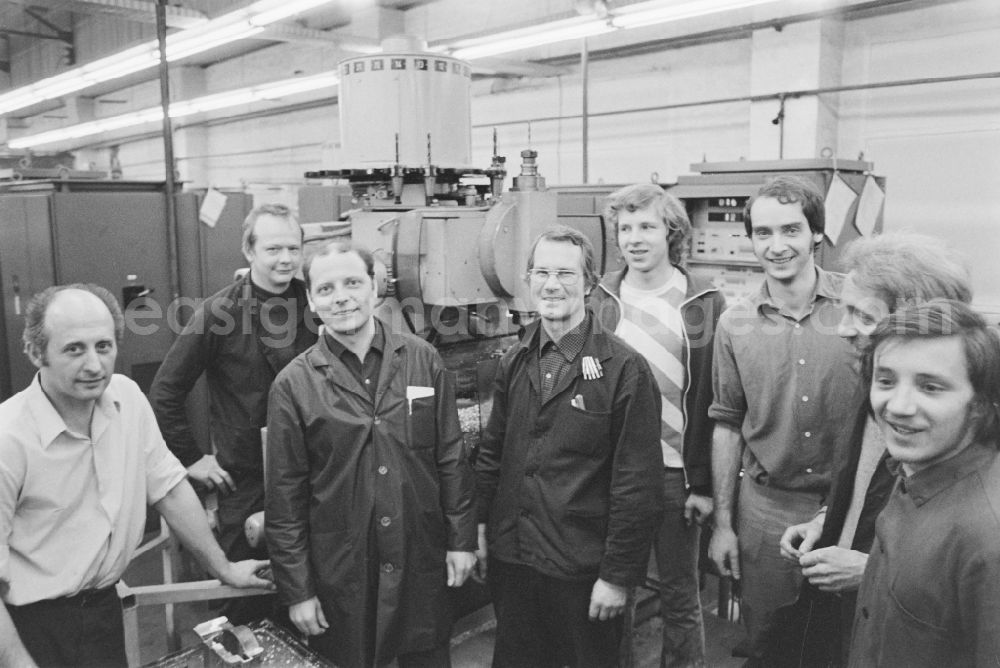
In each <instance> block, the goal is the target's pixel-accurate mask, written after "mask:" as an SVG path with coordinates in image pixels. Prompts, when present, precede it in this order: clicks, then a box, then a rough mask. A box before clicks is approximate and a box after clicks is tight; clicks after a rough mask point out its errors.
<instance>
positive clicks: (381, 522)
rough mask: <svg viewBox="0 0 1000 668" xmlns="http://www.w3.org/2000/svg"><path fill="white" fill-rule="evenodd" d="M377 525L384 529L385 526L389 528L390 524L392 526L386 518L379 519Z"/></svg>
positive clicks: (390, 521)
mask: <svg viewBox="0 0 1000 668" xmlns="http://www.w3.org/2000/svg"><path fill="white" fill-rule="evenodd" d="M378 523H379V524H381V525H382V526H384V527H387V526H389V525H390V524H392V520H390V519H389V518H388V517H383V518H382V519H380V520H379V521H378Z"/></svg>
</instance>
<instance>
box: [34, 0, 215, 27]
mask: <svg viewBox="0 0 1000 668" xmlns="http://www.w3.org/2000/svg"><path fill="white" fill-rule="evenodd" d="M54 4H55V5H57V6H59V7H62V8H63V9H68V10H70V11H75V12H82V11H87V12H91V13H93V12H99V13H102V14H111V15H115V16H120V17H122V18H125V19H128V20H130V21H138V22H140V23H156V3H155V2H150V1H149V0H60V1H59V2H57V3H54ZM166 10H167V27H170V28H180V29H184V28H191V27H193V26H196V25H199V24H201V23H204V22H205V21H207V20H208V16H206V15H205V14H204V13H203V12H199V11H198V10H195V9H189V8H187V7H178V6H176V5H167V6H166Z"/></svg>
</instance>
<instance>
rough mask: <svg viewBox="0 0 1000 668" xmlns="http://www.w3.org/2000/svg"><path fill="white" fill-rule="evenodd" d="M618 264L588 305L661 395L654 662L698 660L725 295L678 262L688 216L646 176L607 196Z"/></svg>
mask: <svg viewBox="0 0 1000 668" xmlns="http://www.w3.org/2000/svg"><path fill="white" fill-rule="evenodd" d="M605 216H606V218H607V220H608V222H609V223H610V224H611V225H613V226H614V227H615V230H616V233H617V240H618V247H619V249H620V251H621V253H622V256H623V257H624V258H625V263H626V265H627V267H626V269H624V270H623V271H620V272H615V273H611V274H608V275H607V276H605V277H604V279H603V280H602V281H601V284H600V286H599V287H598V288H597V290H595V291H594V294H593V295H592V296H591V306H592V308H593V310H594V312H595V314H596V315H597V317H599V318H600V319H601V320H602V322H603V323H604V324H605V325H606V326H607V328H608V329H612V330H614V332H615V334H617V335H618V336H620V337H621V338H622V339H624V340H625V341H626V342H627V343H628V344H629V345H631V346H632V347H633V348H635V349H636V350H637V351H638V352H639V353H641V354H642V355H643V356H644V357H645V358H646V361H647V362H649V365H650V367H651V368H652V370H653V374H654V375H655V377H656V381H657V385H658V386H659V389H660V394H661V396H662V412H661V415H660V447H661V450H662V454H663V488H664V494H665V500H666V504H665V508H664V510H665V515H664V518H663V522H662V523H661V524H660V526H659V528H658V529H657V533H656V539H655V542H654V549H653V551H654V554H655V555H656V572H657V579H658V581H659V583H660V610H661V616H662V618H663V652H662V655H661V665H662V666H703V665H704V661H705V658H704V657H705V641H704V629H703V626H702V617H701V605H700V601H699V598H698V546H699V542H700V541H699V535H700V529H699V525H700V524H701V523H702V522H703V521H704V520H705V519H706V518H707V517H708V516H709V515H710V514H711V513H712V488H711V469H710V458H711V440H712V429H713V423H712V420H710V419H709V417H708V407H709V405H710V404H711V403H712V337H713V333H714V330H715V323H716V321H717V320H718V319H719V315H720V314H721V313H722V311H723V309H724V308H725V299H724V298H723V296H722V294H721V293H720V292H719V291H718V290H717V289H716V288H714V287H713V286H711V285H709V284H707V283H703V282H702V281H700V280H698V279H697V278H694V277H692V276H690V275H688V274H687V273H686V272H685V271H684V269H683V261H684V256H685V255H686V252H687V242H688V238H689V237H690V234H691V223H690V221H689V220H688V216H687V213H686V212H685V210H684V206H683V204H681V203H680V202H679V201H678V200H677V198H675V197H673V196H672V195H669V194H667V193H666V192H665V191H664V190H663V189H662V188H660V187H659V186H657V185H654V184H638V185H632V186H628V187H625V188H622V189H621V190H618V191H617V192H615V193H612V194H611V195H610V196H609V198H608V203H607V206H606V213H605Z"/></svg>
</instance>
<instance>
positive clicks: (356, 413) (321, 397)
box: [265, 244, 476, 668]
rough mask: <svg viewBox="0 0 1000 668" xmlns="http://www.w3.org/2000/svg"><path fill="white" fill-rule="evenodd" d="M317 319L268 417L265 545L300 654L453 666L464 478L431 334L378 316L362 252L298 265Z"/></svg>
mask: <svg viewBox="0 0 1000 668" xmlns="http://www.w3.org/2000/svg"><path fill="white" fill-rule="evenodd" d="M305 277H306V284H307V286H308V294H309V302H310V305H311V306H312V308H313V310H314V311H315V312H316V313H317V315H319V317H320V318H321V319H322V320H323V324H324V331H323V333H322V334H321V335H320V338H319V341H318V342H317V343H316V345H315V346H313V347H312V348H310V349H309V350H308V351H306V352H305V353H303V354H302V355H300V356H298V357H297V358H296V359H294V360H293V361H292V362H291V363H290V364H289V365H288V366H287V367H285V369H284V370H283V371H282V372H281V373H280V374H279V375H278V377H277V379H276V380H275V382H274V385H273V387H272V389H271V395H270V400H269V410H268V448H267V461H266V471H267V495H266V496H267V506H266V511H265V518H266V531H267V541H268V546H269V550H270V556H271V561H272V566H273V569H274V576H275V583H276V584H277V586H278V591H279V594H280V596H281V597H282V600H283V602H285V603H287V604H288V605H289V617H290V618H291V620H292V622H293V623H294V624H295V625H296V626H297V627H298V629H299V630H300V631H302V632H303V633H306V634H308V635H310V636H313V637H312V638H311V640H310V646H311V647H313V648H315V649H317V650H318V651H319V652H320V653H321V654H323V655H325V656H327V657H328V658H330V659H332V660H333V661H334V662H336V663H338V664H340V665H344V666H371V665H381V664H384V663H387V662H389V661H391V660H392V659H393V658H395V659H397V661H398V664H399V666H400V667H401V668H407V667H408V666H409V667H414V666H448V665H450V661H449V657H448V645H449V636H450V630H451V620H450V615H449V611H448V609H447V596H446V593H447V591H446V586H451V587H458V586H461V584H462V583H463V582H464V581H465V579H466V578H467V577H468V575H469V573H470V571H471V570H472V567H473V566H474V564H475V554H474V551H475V548H476V519H475V514H474V509H473V490H474V481H473V477H472V470H471V468H470V467H469V462H468V458H467V453H466V450H465V448H464V446H463V443H462V434H461V429H460V428H459V422H458V412H457V410H456V407H455V397H454V390H453V387H452V383H451V380H450V378H449V376H448V373H447V372H446V371H445V369H444V365H443V363H442V361H441V358H440V356H439V355H438V354H437V352H436V351H435V350H434V349H433V347H431V346H430V345H429V344H428V343H426V342H425V341H423V340H421V339H418V338H416V337H414V336H411V335H409V334H405V333H399V332H395V331H392V329H391V328H390V327H389V326H388V325H386V324H384V323H382V322H381V321H379V320H376V319H375V317H374V315H373V312H374V308H375V303H376V298H377V295H376V287H375V282H374V270H373V261H372V257H371V254H370V253H368V252H367V251H364V250H362V249H358V248H351V247H349V246H343V245H338V244H331V245H328V246H326V247H324V248H322V249H320V250H319V251H318V252H317V253H316V254H315V255H314V256H312V258H310V259H309V260H307V261H306V265H305Z"/></svg>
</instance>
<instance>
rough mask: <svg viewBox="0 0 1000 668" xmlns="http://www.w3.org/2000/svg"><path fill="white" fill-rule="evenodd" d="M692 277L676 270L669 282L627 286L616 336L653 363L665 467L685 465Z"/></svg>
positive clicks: (624, 286)
mask: <svg viewBox="0 0 1000 668" xmlns="http://www.w3.org/2000/svg"><path fill="white" fill-rule="evenodd" d="M686 292H687V277H686V276H684V274H683V273H682V272H680V271H674V273H673V275H672V276H671V277H670V280H668V281H667V282H666V283H665V284H664V285H662V286H661V287H659V288H655V289H653V290H641V289H638V288H635V287H632V286H630V285H629V284H628V283H626V282H624V281H623V282H622V285H621V300H622V318H621V321H620V322H619V323H618V328H617V329H616V330H615V334H617V335H618V336H620V337H621V338H622V339H624V340H625V342H626V343H628V344H629V345H630V346H632V347H633V348H635V349H636V350H637V351H638V352H639V353H640V354H641V355H642V356H643V357H645V358H646V361H647V362H649V366H650V368H651V369H652V370H653V375H654V376H655V377H656V384H657V385H658V386H659V388H660V395H661V396H662V409H661V413H660V447H661V448H662V450H663V465H664V466H667V467H671V468H683V467H684V458H683V456H682V455H683V449H684V437H683V434H684V425H685V416H684V386H685V384H686V382H687V372H686V359H685V356H686V350H687V347H686V346H685V344H684V337H685V334H684V318H683V317H682V316H681V310H680V307H681V304H683V303H684V296H685V294H686Z"/></svg>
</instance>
